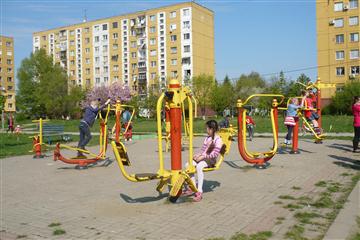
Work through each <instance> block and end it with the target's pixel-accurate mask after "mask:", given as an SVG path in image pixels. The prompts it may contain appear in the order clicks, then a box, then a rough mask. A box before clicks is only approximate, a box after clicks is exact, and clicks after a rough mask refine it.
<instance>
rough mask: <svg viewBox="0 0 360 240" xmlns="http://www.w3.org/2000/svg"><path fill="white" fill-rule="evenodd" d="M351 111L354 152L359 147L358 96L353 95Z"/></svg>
mask: <svg viewBox="0 0 360 240" xmlns="http://www.w3.org/2000/svg"><path fill="white" fill-rule="evenodd" d="M352 112H353V115H354V139H353V152H356V151H357V149H358V147H359V140H360V96H356V97H354V102H353V106H352Z"/></svg>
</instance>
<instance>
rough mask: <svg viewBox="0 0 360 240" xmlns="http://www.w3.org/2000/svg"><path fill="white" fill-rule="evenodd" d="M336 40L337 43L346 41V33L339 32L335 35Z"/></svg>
mask: <svg viewBox="0 0 360 240" xmlns="http://www.w3.org/2000/svg"><path fill="white" fill-rule="evenodd" d="M335 41H336V43H337V44H341V43H344V34H338V35H336V36H335Z"/></svg>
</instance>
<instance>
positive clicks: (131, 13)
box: [33, 1, 214, 35]
mask: <svg viewBox="0 0 360 240" xmlns="http://www.w3.org/2000/svg"><path fill="white" fill-rule="evenodd" d="M182 4H191V5H192V4H196V5H198V6H200V7H202V8H205V9H206V10H208V11H210V12H212V13H213V12H214V11H212V10H211V9H209V8H207V7H205V6H203V5H201V4H199V3H196V2H195V1H191V2H178V3H174V4H169V5H165V6H161V7H157V8H150V9H145V10H141V11H136V12H130V13H124V14H120V15H115V16H110V17H106V18H99V19H94V20H91V21H86V22H81V23H75V24H70V25H66V26H62V27H55V28H50V29H47V30H43V31H38V32H34V33H33V35H34V34H38V33H42V32H47V31H50V30H55V29H62V28H68V27H73V26H78V25H81V24H86V23H91V22H97V21H100V20H104V19H108V18H113V17H122V16H126V15H133V14H135V15H136V14H141V13H144V12H147V11H153V10H157V9H162V8H167V7H172V6H176V5H182Z"/></svg>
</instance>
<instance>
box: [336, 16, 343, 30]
mask: <svg viewBox="0 0 360 240" xmlns="http://www.w3.org/2000/svg"><path fill="white" fill-rule="evenodd" d="M334 26H335V27H337V28H338V27H343V26H344V19H343V18H337V19H335V20H334Z"/></svg>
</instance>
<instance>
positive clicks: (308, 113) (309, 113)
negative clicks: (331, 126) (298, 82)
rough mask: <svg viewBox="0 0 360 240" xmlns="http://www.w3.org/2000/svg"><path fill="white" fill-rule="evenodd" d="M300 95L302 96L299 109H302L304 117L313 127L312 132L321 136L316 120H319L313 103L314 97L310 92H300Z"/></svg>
mask: <svg viewBox="0 0 360 240" xmlns="http://www.w3.org/2000/svg"><path fill="white" fill-rule="evenodd" d="M301 95H302V96H303V98H302V100H301V107H304V108H305V110H304V115H305V118H306V119H307V120H308V121H310V122H311V123H312V125H313V127H314V131H315V133H316V134H319V135H320V134H321V129H320V128H319V123H318V122H317V120H318V119H319V115H318V114H317V113H316V111H315V109H314V106H313V103H314V102H316V97H315V95H314V94H313V93H312V90H311V89H310V90H308V91H306V90H303V91H301Z"/></svg>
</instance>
